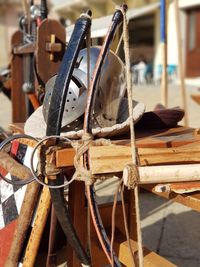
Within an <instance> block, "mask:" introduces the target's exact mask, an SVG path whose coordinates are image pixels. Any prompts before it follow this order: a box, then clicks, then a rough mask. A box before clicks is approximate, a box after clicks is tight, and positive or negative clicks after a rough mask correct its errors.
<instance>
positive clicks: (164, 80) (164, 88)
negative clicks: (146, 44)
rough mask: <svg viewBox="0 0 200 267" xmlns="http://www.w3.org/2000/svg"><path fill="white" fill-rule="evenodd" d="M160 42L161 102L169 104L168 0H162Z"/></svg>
mask: <svg viewBox="0 0 200 267" xmlns="http://www.w3.org/2000/svg"><path fill="white" fill-rule="evenodd" d="M160 42H161V44H160V45H161V53H162V77H161V103H162V104H163V105H164V106H166V107H167V106H168V75H167V38H166V0H160Z"/></svg>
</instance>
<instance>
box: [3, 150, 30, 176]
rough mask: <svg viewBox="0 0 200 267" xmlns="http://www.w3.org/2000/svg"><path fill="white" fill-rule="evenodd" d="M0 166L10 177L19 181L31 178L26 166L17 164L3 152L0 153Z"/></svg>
mask: <svg viewBox="0 0 200 267" xmlns="http://www.w3.org/2000/svg"><path fill="white" fill-rule="evenodd" d="M0 166H1V167H2V168H3V169H5V170H6V171H7V172H9V173H10V174H11V175H13V176H16V177H18V178H20V179H27V178H29V177H31V176H32V175H31V172H30V170H29V169H28V168H27V167H26V166H23V165H21V164H20V163H18V162H17V161H16V160H15V159H14V158H12V157H11V156H10V155H9V154H8V153H6V152H4V151H0Z"/></svg>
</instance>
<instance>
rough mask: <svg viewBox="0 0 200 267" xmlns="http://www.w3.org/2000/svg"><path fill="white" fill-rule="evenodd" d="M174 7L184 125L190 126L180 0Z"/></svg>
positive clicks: (176, 1)
mask: <svg viewBox="0 0 200 267" xmlns="http://www.w3.org/2000/svg"><path fill="white" fill-rule="evenodd" d="M174 8H175V24H176V32H177V50H178V70H179V78H180V91H181V100H182V107H183V109H184V110H185V116H184V126H188V110H187V103H186V92H185V70H184V66H183V58H182V44H181V28H180V13H179V7H178V0H174Z"/></svg>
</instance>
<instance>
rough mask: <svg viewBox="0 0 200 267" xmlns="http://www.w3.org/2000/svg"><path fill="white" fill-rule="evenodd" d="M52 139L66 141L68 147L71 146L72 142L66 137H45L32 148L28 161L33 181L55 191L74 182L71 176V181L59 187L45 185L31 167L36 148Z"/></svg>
mask: <svg viewBox="0 0 200 267" xmlns="http://www.w3.org/2000/svg"><path fill="white" fill-rule="evenodd" d="M52 138H53V139H64V140H65V141H67V142H68V143H69V144H70V145H71V144H72V141H71V140H70V139H68V138H67V137H64V136H60V135H51V136H47V137H45V138H43V139H42V140H40V141H39V142H38V143H37V145H36V146H35V147H34V148H33V151H32V154H31V159H30V161H31V162H30V170H31V173H32V175H33V177H34V179H35V180H36V181H37V182H38V183H40V184H41V185H44V186H48V187H49V188H53V189H57V188H62V187H65V186H68V185H69V184H71V183H72V182H73V181H74V180H75V177H73V176H72V179H71V180H69V181H67V182H65V183H63V184H61V185H49V184H47V183H45V182H43V181H41V180H40V179H39V178H38V176H37V174H36V172H35V170H34V166H33V158H34V155H35V152H36V150H37V149H38V147H39V146H40V145H41V144H42V143H43V142H44V141H46V140H49V139H52ZM47 178H48V176H47Z"/></svg>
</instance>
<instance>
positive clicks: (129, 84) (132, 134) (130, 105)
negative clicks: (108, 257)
mask: <svg viewBox="0 0 200 267" xmlns="http://www.w3.org/2000/svg"><path fill="white" fill-rule="evenodd" d="M118 9H120V10H121V12H122V14H123V41H124V54H125V64H126V81H127V95H128V109H129V119H130V138H131V154H132V163H133V164H132V166H131V167H130V165H129V167H128V168H127V169H128V170H129V172H131V173H130V174H131V175H130V176H129V177H131V180H130V184H129V187H130V188H133V189H134V196H135V211H136V223H137V238H138V252H139V253H138V255H139V267H143V262H144V259H143V249H142V234H141V224H140V208H139V196H138V184H137V182H138V180H139V175H138V171H137V165H136V144H135V132H134V122H133V103H132V99H133V96H132V79H131V72H130V67H131V66H130V52H129V51H130V49H129V35H128V23H127V18H126V13H125V11H124V9H123V8H121V7H119V8H118Z"/></svg>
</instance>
